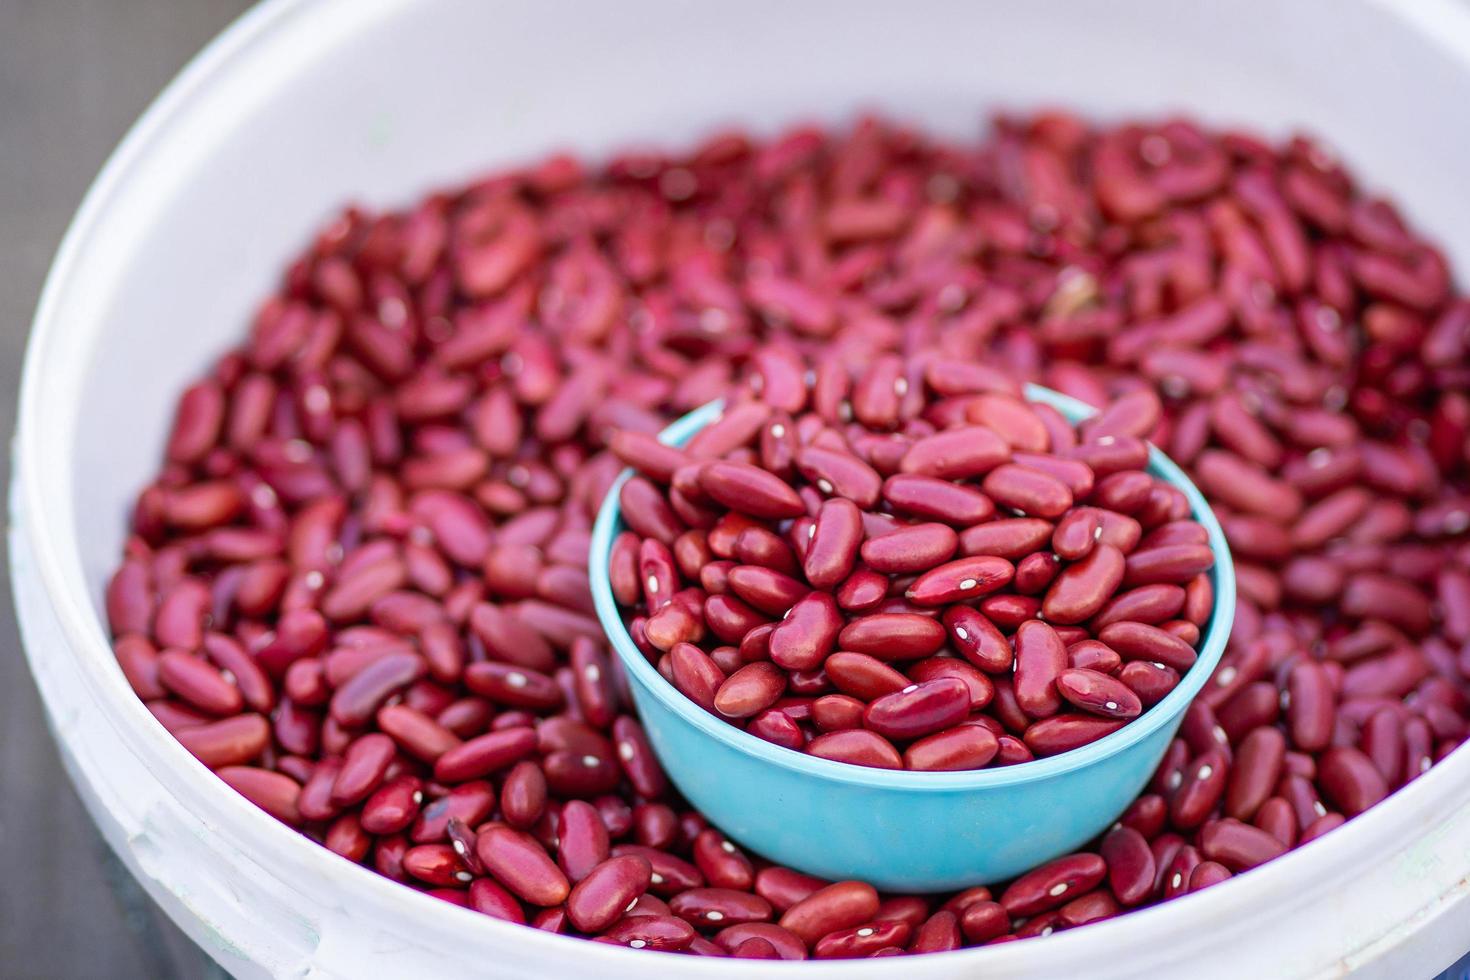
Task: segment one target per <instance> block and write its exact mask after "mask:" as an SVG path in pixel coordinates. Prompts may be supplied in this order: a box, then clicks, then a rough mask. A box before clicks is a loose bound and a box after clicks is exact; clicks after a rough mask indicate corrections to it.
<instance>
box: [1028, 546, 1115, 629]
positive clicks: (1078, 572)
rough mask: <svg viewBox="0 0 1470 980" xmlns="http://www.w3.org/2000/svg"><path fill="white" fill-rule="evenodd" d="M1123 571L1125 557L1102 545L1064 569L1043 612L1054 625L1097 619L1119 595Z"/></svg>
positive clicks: (1046, 599) (1047, 598) (1043, 605)
mask: <svg viewBox="0 0 1470 980" xmlns="http://www.w3.org/2000/svg"><path fill="white" fill-rule="evenodd" d="M1123 568H1124V558H1123V553H1122V552H1121V551H1119V550H1118V549H1117V548H1115V547H1113V546H1112V545H1110V544H1104V543H1101V542H1099V543H1098V545H1097V546H1096V547H1095V548H1093V549H1092V550H1091V551H1090V552H1089V553H1088V554H1087V555H1086V556H1085V557H1084V558H1083V559H1082V560H1081V561H1078V562H1075V563H1073V564H1071V565H1068V566H1067V567H1066V568H1064V569H1062V571H1061V574H1059V575H1058V576H1057V578H1056V580H1055V581H1054V582H1053V583H1052V585H1051V588H1049V589H1048V590H1047V592H1046V598H1045V599H1043V600H1042V604H1041V609H1042V612H1043V613H1044V614H1045V615H1046V618H1047V619H1048V620H1050V621H1051V622H1054V623H1080V622H1082V621H1084V620H1086V619H1088V618H1090V617H1091V616H1094V615H1096V614H1097V612H1098V611H1099V610H1101V609H1102V608H1103V606H1104V605H1105V604H1106V603H1107V602H1108V600H1109V599H1111V598H1112V597H1113V594H1114V593H1115V592H1116V591H1117V589H1118V585H1119V583H1120V582H1121V581H1122V580H1123ZM1105 642H1106V641H1105Z"/></svg>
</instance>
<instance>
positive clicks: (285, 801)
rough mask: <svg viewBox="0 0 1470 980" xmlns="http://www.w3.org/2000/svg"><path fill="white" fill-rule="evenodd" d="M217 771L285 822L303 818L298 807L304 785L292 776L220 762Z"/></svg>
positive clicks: (220, 775) (247, 797)
mask: <svg viewBox="0 0 1470 980" xmlns="http://www.w3.org/2000/svg"><path fill="white" fill-rule="evenodd" d="M214 774H215V775H216V776H218V777H219V778H220V779H222V780H224V781H225V783H226V784H228V785H229V787H230V788H231V789H233V790H234V791H235V792H237V793H239V794H240V795H241V796H243V797H245V798H246V799H247V800H249V801H250V802H251V803H254V804H255V805H256V806H258V807H260V808H261V809H262V810H264V811H265V812H266V813H269V814H270V815H271V816H273V817H275V818H276V819H277V820H279V821H281V822H282V823H284V824H290V825H291V826H296V825H297V824H299V823H300V822H301V813H300V811H299V810H298V809H297V807H296V802H297V799H298V798H299V797H300V795H301V785H300V784H299V783H297V782H296V780H294V779H292V778H291V777H290V776H287V775H285V774H284V773H279V772H272V771H271V770H269V769H260V768H257V767H255V766H221V767H219V768H218V769H216V770H215V771H214Z"/></svg>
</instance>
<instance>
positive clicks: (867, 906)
mask: <svg viewBox="0 0 1470 980" xmlns="http://www.w3.org/2000/svg"><path fill="white" fill-rule="evenodd" d="M877 912H878V893H877V891H875V890H874V889H873V886H871V885H868V884H865V883H863V882H860V881H839V882H836V883H835V884H831V885H827V886H825V887H823V888H820V889H818V890H817V891H815V892H813V893H811V894H810V895H808V896H806V897H805V898H803V899H801V900H800V901H798V902H797V903H796V904H794V905H792V906H791V907H790V908H788V909H787V910H786V911H785V912H784V913H782V915H781V919H780V921H779V922H778V923H777V924H778V925H780V926H781V928H783V929H786V930H788V931H789V932H791V933H792V934H794V935H795V936H796V937H797V938H798V939H800V940H801V941H802V942H803V943H805V944H806V946H807V947H808V948H810V947H813V946H815V945H816V943H817V941H818V940H820V939H821V938H822V937H823V936H826V935H828V934H830V933H833V932H836V931H837V930H839V929H847V928H851V927H854V926H859V925H861V924H863V923H865V922H868V921H870V920H871V919H872V918H873V916H874V915H876V914H877Z"/></svg>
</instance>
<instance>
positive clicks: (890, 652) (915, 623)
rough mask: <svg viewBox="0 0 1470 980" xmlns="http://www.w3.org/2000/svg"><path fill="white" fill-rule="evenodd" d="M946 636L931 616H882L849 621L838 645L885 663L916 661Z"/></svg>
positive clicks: (933, 650)
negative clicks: (888, 661)
mask: <svg viewBox="0 0 1470 980" xmlns="http://www.w3.org/2000/svg"><path fill="white" fill-rule="evenodd" d="M946 636H947V634H946V631H945V629H944V626H943V625H942V624H941V623H939V622H938V621H936V620H934V619H931V618H929V617H928V616H921V615H919V614H917V613H878V614H875V615H872V616H861V617H859V618H857V619H853V620H850V621H848V623H847V625H846V626H843V627H842V628H841V632H840V633H838V634H837V636H836V642H837V645H838V646H839V647H841V649H843V650H846V651H853V652H856V653H866V654H869V655H870V656H873V657H877V658H880V659H884V660H915V659H918V658H920V657H927V656H929V655H930V654H932V653H934V652H936V651H937V650H938V649H939V648H940V647H941V646H943V645H944V641H945V638H946ZM773 659H774V658H773ZM778 662H779V661H778Z"/></svg>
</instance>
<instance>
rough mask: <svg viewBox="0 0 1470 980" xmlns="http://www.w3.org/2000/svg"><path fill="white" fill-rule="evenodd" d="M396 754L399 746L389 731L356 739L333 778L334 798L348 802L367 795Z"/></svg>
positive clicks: (344, 802)
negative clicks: (386, 733) (388, 734)
mask: <svg viewBox="0 0 1470 980" xmlns="http://www.w3.org/2000/svg"><path fill="white" fill-rule="evenodd" d="M396 754H397V746H395V745H394V744H393V740H392V739H391V738H389V737H388V736H387V735H382V734H379V733H370V734H367V735H362V736H360V737H358V738H356V739H354V740H353V741H352V744H350V745H349V746H348V747H347V751H346V753H345V754H344V755H343V758H342V769H341V771H340V772H338V773H337V777H336V779H335V780H334V781H333V782H332V802H333V803H334V804H336V805H337V806H347V805H350V804H353V803H357V802H358V801H360V800H364V799H366V798H367V797H368V795H369V794H370V793H372V791H373V790H375V789H377V788H378V786H379V785H380V784H381V783H382V782H383V778H384V777H385V776H386V775H387V772H388V767H389V765H390V764H391V763H392V762H393V758H394V756H395V755H396Z"/></svg>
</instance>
